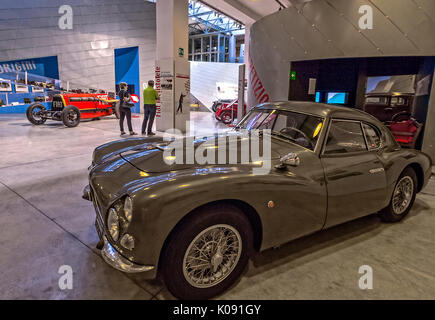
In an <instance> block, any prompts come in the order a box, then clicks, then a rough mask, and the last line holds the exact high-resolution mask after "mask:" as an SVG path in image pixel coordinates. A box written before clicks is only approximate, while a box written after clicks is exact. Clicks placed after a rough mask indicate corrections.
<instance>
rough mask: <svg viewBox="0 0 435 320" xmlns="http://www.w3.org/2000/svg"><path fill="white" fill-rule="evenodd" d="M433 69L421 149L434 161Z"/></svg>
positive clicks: (434, 86)
mask: <svg viewBox="0 0 435 320" xmlns="http://www.w3.org/2000/svg"><path fill="white" fill-rule="evenodd" d="M434 80H435V71H434V72H433V75H432V88H431V93H430V98H429V105H428V110H427V117H426V123H425V125H424V127H425V129H424V138H423V148H422V151H423V152H425V153H427V154H428V155H429V156H430V157H431V158H432V163H435V143H434V141H435V81H434Z"/></svg>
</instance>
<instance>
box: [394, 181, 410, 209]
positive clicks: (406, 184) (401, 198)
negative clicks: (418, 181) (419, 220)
mask: <svg viewBox="0 0 435 320" xmlns="http://www.w3.org/2000/svg"><path fill="white" fill-rule="evenodd" d="M413 193H414V181H413V180H412V178H411V177H409V176H405V177H403V178H402V179H400V180H399V182H398V183H397V185H396V188H395V189H394V194H393V201H392V204H393V210H394V213H395V214H398V215H400V214H402V213H403V212H405V211H406V209H408V207H409V205H410V203H411V200H412V197H413Z"/></svg>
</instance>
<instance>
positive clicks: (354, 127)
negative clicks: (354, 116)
mask: <svg viewBox="0 0 435 320" xmlns="http://www.w3.org/2000/svg"><path fill="white" fill-rule="evenodd" d="M359 151H367V146H366V143H365V140H364V136H363V132H362V130H361V123H360V122H353V121H341V120H333V121H332V122H331V125H330V127H329V133H328V138H327V140H326V145H325V151H324V154H342V153H350V152H359Z"/></svg>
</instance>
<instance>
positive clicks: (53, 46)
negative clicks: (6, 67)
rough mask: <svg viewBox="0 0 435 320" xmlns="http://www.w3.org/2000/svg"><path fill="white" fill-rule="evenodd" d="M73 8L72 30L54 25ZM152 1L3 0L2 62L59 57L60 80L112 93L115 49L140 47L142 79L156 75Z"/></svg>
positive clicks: (0, 22)
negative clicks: (64, 11)
mask: <svg viewBox="0 0 435 320" xmlns="http://www.w3.org/2000/svg"><path fill="white" fill-rule="evenodd" d="M64 4H67V5H70V6H71V7H72V9H73V30H61V29H60V28H59V26H58V21H59V17H60V16H61V15H60V14H59V13H58V10H59V7H60V6H61V5H64ZM155 25H156V15H155V4H154V3H150V2H147V1H144V0H92V1H89V0H69V1H65V0H44V1H36V0H18V1H8V0H1V5H0V61H8V60H19V59H27V58H38V57H45V56H58V62H59V76H60V80H64V81H70V82H72V83H75V84H78V85H83V86H85V87H97V88H101V89H106V90H110V91H114V89H115V66H114V49H116V48H125V47H134V46H139V59H140V80H141V83H143V82H146V81H147V80H149V79H154V64H155V45H156V31H155V29H156V27H155Z"/></svg>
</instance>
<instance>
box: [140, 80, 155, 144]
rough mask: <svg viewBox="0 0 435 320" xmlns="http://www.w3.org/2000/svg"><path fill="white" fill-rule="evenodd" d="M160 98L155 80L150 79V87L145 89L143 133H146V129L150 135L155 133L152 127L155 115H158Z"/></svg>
mask: <svg viewBox="0 0 435 320" xmlns="http://www.w3.org/2000/svg"><path fill="white" fill-rule="evenodd" d="M158 98H159V93H158V92H157V90H156V89H154V81H153V80H150V81H148V87H147V88H145V89H144V91H143V103H144V105H143V110H144V117H143V122H142V134H145V131H146V132H147V134H148V135H149V136H153V135H155V133H154V132H152V129H153V122H154V117H155V116H156V99H158ZM147 129H148V130H147Z"/></svg>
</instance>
